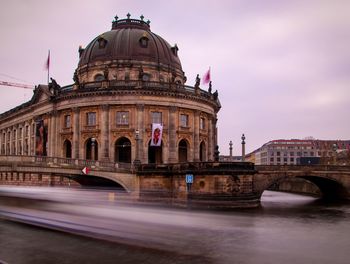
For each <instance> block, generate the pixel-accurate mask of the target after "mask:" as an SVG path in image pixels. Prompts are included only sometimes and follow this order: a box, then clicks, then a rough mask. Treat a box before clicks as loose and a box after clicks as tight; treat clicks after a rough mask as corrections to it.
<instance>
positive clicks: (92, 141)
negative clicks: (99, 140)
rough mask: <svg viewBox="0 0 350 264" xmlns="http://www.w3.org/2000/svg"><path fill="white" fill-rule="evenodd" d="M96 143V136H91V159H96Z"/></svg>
mask: <svg viewBox="0 0 350 264" xmlns="http://www.w3.org/2000/svg"><path fill="white" fill-rule="evenodd" d="M95 144H96V138H94V137H93V138H91V159H92V160H95V158H96V157H95Z"/></svg>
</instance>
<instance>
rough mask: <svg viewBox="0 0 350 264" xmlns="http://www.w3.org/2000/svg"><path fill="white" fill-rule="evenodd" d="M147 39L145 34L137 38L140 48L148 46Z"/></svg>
mask: <svg viewBox="0 0 350 264" xmlns="http://www.w3.org/2000/svg"><path fill="white" fill-rule="evenodd" d="M148 41H149V39H148V38H147V36H145V35H143V36H142V37H141V38H140V40H139V42H140V46H141V47H142V48H147V47H148Z"/></svg>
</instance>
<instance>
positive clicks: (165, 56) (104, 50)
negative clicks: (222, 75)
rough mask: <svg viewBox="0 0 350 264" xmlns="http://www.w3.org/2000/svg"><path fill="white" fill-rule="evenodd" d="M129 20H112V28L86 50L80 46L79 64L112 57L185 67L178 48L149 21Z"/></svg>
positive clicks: (82, 64)
mask: <svg viewBox="0 0 350 264" xmlns="http://www.w3.org/2000/svg"><path fill="white" fill-rule="evenodd" d="M140 18H141V20H138V19H131V18H130V14H128V15H127V18H126V19H120V20H118V17H115V20H114V21H113V22H112V29H111V30H110V31H107V32H105V33H103V34H101V35H99V36H98V37H96V38H95V39H94V40H93V41H92V42H91V43H90V44H89V45H88V46H87V47H86V48H85V49H84V50H83V49H80V61H79V67H81V66H84V65H87V64H91V63H95V62H104V61H112V60H136V61H146V62H151V63H157V64H158V65H160V64H163V65H164V66H167V67H170V68H172V69H179V70H182V68H181V62H180V59H179V58H178V56H177V51H178V48H177V46H176V44H175V46H174V47H172V46H170V45H169V43H168V42H167V41H165V40H164V39H163V38H162V37H160V36H158V35H157V34H154V33H153V32H151V30H150V22H149V20H148V21H147V22H146V21H144V20H143V19H144V17H143V16H141V17H140Z"/></svg>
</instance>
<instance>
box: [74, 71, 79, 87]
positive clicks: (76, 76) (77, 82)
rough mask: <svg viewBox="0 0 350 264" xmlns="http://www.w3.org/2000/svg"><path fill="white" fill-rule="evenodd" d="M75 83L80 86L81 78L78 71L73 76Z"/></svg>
mask: <svg viewBox="0 0 350 264" xmlns="http://www.w3.org/2000/svg"><path fill="white" fill-rule="evenodd" d="M73 81H74V83H75V84H76V85H79V77H78V72H77V70H75V71H74V74H73Z"/></svg>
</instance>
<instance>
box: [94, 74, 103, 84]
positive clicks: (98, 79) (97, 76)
mask: <svg viewBox="0 0 350 264" xmlns="http://www.w3.org/2000/svg"><path fill="white" fill-rule="evenodd" d="M104 79H105V77H104V76H103V75H102V74H100V73H99V74H96V75H95V77H94V80H95V82H101V81H103V80H104Z"/></svg>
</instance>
